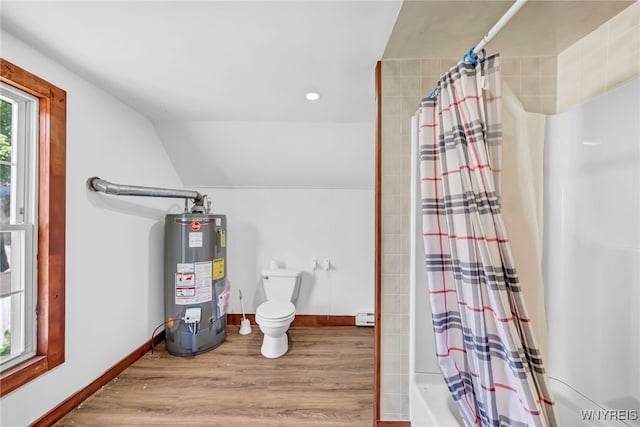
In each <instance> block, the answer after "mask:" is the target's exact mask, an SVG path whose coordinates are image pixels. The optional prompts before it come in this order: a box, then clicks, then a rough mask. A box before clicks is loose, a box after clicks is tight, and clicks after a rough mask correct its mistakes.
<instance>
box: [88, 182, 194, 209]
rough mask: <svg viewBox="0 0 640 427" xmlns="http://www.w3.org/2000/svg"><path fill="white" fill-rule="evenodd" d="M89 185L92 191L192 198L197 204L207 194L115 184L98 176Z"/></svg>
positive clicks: (120, 194) (126, 194)
mask: <svg viewBox="0 0 640 427" xmlns="http://www.w3.org/2000/svg"><path fill="white" fill-rule="evenodd" d="M87 187H88V188H89V190H91V191H99V192H103V193H106V194H112V195H115V196H143V197H168V198H175V199H191V200H193V203H194V204H195V205H196V206H203V205H204V199H205V197H206V196H205V195H203V194H200V193H198V192H197V191H193V190H179V189H172V188H159V187H142V186H138V185H123V184H114V183H112V182H109V181H105V180H104V179H102V178H99V177H97V176H94V177H91V178H89V179H88V180H87Z"/></svg>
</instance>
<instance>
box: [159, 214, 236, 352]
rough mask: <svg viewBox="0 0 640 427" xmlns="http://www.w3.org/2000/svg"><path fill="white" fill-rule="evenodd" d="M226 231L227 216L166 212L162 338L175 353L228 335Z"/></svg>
mask: <svg viewBox="0 0 640 427" xmlns="http://www.w3.org/2000/svg"><path fill="white" fill-rule="evenodd" d="M226 231H227V219H226V216H225V215H212V214H197V213H182V214H170V215H167V216H166V217H165V274H164V277H165V279H164V280H165V295H164V306H165V319H166V320H167V321H168V322H167V324H166V326H165V338H166V345H167V351H168V352H169V353H171V354H173V355H176V356H193V355H196V354H199V353H203V352H205V351H208V350H211V349H213V348H215V347H217V346H218V345H220V344H221V343H222V342H223V341H224V339H225V337H226V334H227V316H226V304H227V302H228V294H229V289H228V285H227V280H226V261H227V242H226V240H227V237H226V236H227V233H226Z"/></svg>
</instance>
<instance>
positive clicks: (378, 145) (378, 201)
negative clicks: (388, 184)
mask: <svg viewBox="0 0 640 427" xmlns="http://www.w3.org/2000/svg"><path fill="white" fill-rule="evenodd" d="M375 73H376V74H375V85H376V89H375V90H376V122H375V126H376V130H375V135H376V141H375V207H374V209H375V215H374V218H375V219H374V228H375V261H374V262H375V266H374V269H375V272H374V275H375V277H374V281H375V326H374V329H375V331H374V350H373V352H374V369H375V372H374V383H373V392H374V397H373V411H374V414H373V416H374V418H373V419H374V420H379V419H380V365H381V361H380V358H381V355H382V350H381V341H382V332H381V331H382V327H381V323H382V316H381V313H382V61H378V62H377V64H376V71H375Z"/></svg>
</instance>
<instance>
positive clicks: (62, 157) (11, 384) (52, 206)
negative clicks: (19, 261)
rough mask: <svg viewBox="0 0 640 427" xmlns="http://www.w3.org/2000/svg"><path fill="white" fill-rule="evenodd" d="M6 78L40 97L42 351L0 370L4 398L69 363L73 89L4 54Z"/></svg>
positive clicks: (0, 64) (2, 76) (1, 65)
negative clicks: (67, 295) (69, 155)
mask: <svg viewBox="0 0 640 427" xmlns="http://www.w3.org/2000/svg"><path fill="white" fill-rule="evenodd" d="M0 81H2V82H4V83H5V84H8V85H10V86H13V87H15V88H17V89H20V90H22V91H24V92H26V93H28V94H31V95H33V96H34V97H36V98H38V101H39V107H38V109H39V117H38V171H37V181H38V228H37V232H38V251H37V252H38V260H37V264H38V265H37V270H38V277H37V283H38V284H37V288H38V290H37V301H36V313H35V314H36V322H37V332H36V353H35V355H34V356H33V357H31V358H29V359H27V360H25V361H24V362H21V363H19V364H17V365H15V366H13V367H11V368H9V369H7V370H5V371H3V372H2V373H0V397H2V396H5V395H7V394H8V393H10V392H12V391H13V390H15V389H17V388H18V387H20V386H22V385H24V384H26V383H28V382H29V381H31V380H33V379H35V378H37V377H38V376H40V375H42V374H44V373H46V372H48V371H50V370H51V369H53V368H55V367H56V366H59V365H60V364H62V363H64V360H65V345H64V343H65V217H66V131H67V124H66V123H67V93H66V92H65V91H64V90H62V89H60V88H58V87H56V86H54V85H52V84H51V83H49V82H47V81H45V80H43V79H41V78H40V77H37V76H35V75H33V74H31V73H29V72H28V71H26V70H24V69H22V68H20V67H18V66H17V65H14V64H12V63H11V62H9V61H7V60H5V59H4V58H0Z"/></svg>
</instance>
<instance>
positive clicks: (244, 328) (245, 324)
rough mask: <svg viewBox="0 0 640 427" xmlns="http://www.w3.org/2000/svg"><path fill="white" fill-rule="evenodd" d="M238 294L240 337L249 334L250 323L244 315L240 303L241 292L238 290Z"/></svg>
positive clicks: (242, 303) (242, 305) (241, 303)
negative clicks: (240, 318)
mask: <svg viewBox="0 0 640 427" xmlns="http://www.w3.org/2000/svg"><path fill="white" fill-rule="evenodd" d="M238 293H239V294H240V307H241V308H242V320H241V321H240V335H249V334H250V333H251V322H249V319H247V318H246V316H245V315H244V302H242V291H241V290H240V289H238Z"/></svg>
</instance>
